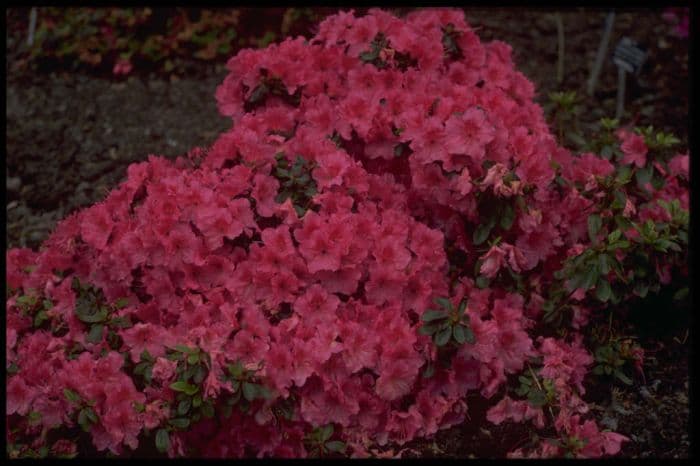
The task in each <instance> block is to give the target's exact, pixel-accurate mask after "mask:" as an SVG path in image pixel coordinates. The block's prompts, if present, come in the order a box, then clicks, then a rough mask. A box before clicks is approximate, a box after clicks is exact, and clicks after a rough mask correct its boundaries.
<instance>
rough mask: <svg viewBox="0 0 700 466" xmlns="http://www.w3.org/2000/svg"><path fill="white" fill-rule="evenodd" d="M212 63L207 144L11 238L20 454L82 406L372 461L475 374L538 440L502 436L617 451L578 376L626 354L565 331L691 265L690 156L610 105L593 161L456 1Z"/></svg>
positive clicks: (59, 446)
mask: <svg viewBox="0 0 700 466" xmlns="http://www.w3.org/2000/svg"><path fill="white" fill-rule="evenodd" d="M228 66H229V69H230V70H231V73H230V74H229V76H227V77H226V79H225V81H224V82H223V84H222V85H221V86H220V87H219V88H218V89H217V92H216V97H217V99H218V102H219V107H220V109H221V111H222V113H224V114H225V115H228V116H230V117H231V118H232V119H233V122H234V125H233V127H232V129H231V130H229V131H228V132H226V133H224V134H222V135H221V136H220V137H219V138H218V140H217V141H216V142H215V143H214V145H213V146H212V147H211V148H208V149H206V150H202V149H194V150H193V151H191V153H190V154H189V156H188V157H187V158H181V159H178V160H177V161H176V162H174V163H172V162H168V161H166V160H165V159H162V158H159V157H155V156H152V157H150V158H149V160H148V162H143V163H140V164H135V165H132V166H131V167H130V168H129V171H128V178H127V180H126V181H125V182H124V183H122V185H120V186H119V187H118V188H117V189H115V190H114V191H113V192H112V193H111V194H110V195H109V196H108V197H107V199H106V200H105V201H104V202H102V203H99V204H97V205H95V206H93V207H91V208H89V209H86V210H83V211H81V212H79V213H76V214H73V215H72V216H70V217H68V218H67V219H65V220H64V221H63V222H62V223H61V224H60V225H59V226H58V228H57V229H56V231H55V232H54V233H53V234H52V236H51V237H50V238H49V239H48V240H47V241H46V243H45V244H44V246H43V247H42V249H41V250H40V251H38V252H34V251H30V250H26V249H14V250H10V251H8V253H7V280H8V287H9V288H10V290H9V291H10V292H9V293H8V296H9V298H8V300H7V306H6V307H7V365H8V371H9V372H10V377H9V380H8V386H7V391H8V397H7V400H8V401H7V408H8V410H7V414H8V416H9V425H10V426H11V427H12V428H11V429H10V430H9V431H8V443H10V444H11V445H12V451H14V452H16V455H32V454H37V455H39V456H41V455H40V450H41V449H42V448H43V449H44V450H41V451H43V453H44V454H49V452H53V451H60V452H68V454H72V453H71V452H74V450H75V449H74V448H73V447H71V446H70V445H71V444H70V440H69V439H68V437H67V436H66V435H67V434H65V432H66V430H68V431H70V429H73V428H74V426H76V425H78V426H79V427H81V428H82V429H83V430H85V431H87V432H89V434H90V436H91V439H92V443H93V444H94V446H95V447H96V448H97V449H98V450H100V451H103V450H109V451H111V452H112V453H114V454H122V453H123V452H124V447H125V446H126V447H129V448H131V449H135V448H137V447H138V445H139V444H140V443H141V442H142V441H144V439H150V440H149V441H150V442H152V443H151V444H155V446H156V447H157V448H158V449H159V450H160V451H163V452H167V453H168V454H169V455H170V456H178V455H185V456H192V455H198V456H214V457H220V456H236V457H240V456H249V455H257V456H282V457H296V456H307V455H317V456H324V455H335V454H345V455H351V456H357V457H362V456H368V455H370V454H371V453H372V452H374V451H376V446H387V447H388V446H390V445H403V444H405V443H406V442H408V441H410V440H412V439H414V438H417V437H425V436H431V435H433V434H434V433H435V432H437V431H438V430H439V429H443V428H446V427H449V426H452V425H455V424H458V423H460V422H463V421H464V420H465V419H466V418H467V416H468V411H469V406H468V405H467V403H466V395H467V394H469V393H471V392H478V393H480V394H481V396H482V397H483V399H484V400H492V401H490V402H489V403H491V404H492V407H491V409H490V410H489V411H488V415H487V418H488V420H489V421H491V422H493V423H497V424H498V423H502V422H512V421H515V422H527V423H528V424H531V425H532V428H533V429H537V430H540V431H542V432H543V435H546V436H550V438H548V439H545V440H541V441H538V442H535V443H534V444H532V445H530V446H526V447H523V448H520V449H518V450H516V451H514V452H511V454H512V455H513V456H544V457H547V456H562V455H570V456H577V457H599V456H603V455H612V454H615V453H617V452H618V451H619V450H620V445H621V443H622V442H623V441H624V440H626V438H625V437H623V436H621V435H619V434H616V433H613V432H608V431H601V430H599V428H598V427H597V425H596V423H595V421H594V420H592V419H590V418H588V417H587V411H588V409H587V405H586V403H585V401H584V400H583V399H582V397H583V396H584V395H585V387H584V384H583V382H584V376H585V375H586V374H587V372H588V371H589V369H592V366H593V365H594V362H597V363H598V366H597V367H603V369H600V370H598V369H596V371H602V372H604V373H608V372H607V371H606V369H604V367H607V366H605V364H607V363H608V362H610V363H611V364H613V366H614V365H615V361H614V359H610V358H608V357H607V355H606V354H604V353H605V352H604V351H602V350H601V351H599V353H600V354H597V355H596V357H595V358H594V356H593V355H592V354H590V353H589V351H588V350H587V349H586V348H585V346H584V344H583V339H582V335H581V334H580V332H579V330H580V329H582V328H583V327H584V326H585V325H586V323H587V322H588V320H589V318H590V315H591V313H593V312H597V311H600V310H601V309H603V308H604V307H605V306H607V305H608V304H609V303H613V304H619V303H622V302H624V301H629V300H631V299H635V296H639V297H644V296H645V295H646V293H648V292H649V291H650V290H651V291H652V292H653V291H655V290H656V289H657V287H658V286H660V285H659V284H670V283H671V281H672V280H671V277H673V276H674V275H677V276H679V277H683V276H684V274H685V275H687V266H686V265H685V254H686V251H687V222H688V218H687V215H688V193H687V186H688V185H687V183H688V155H673V154H671V153H670V152H669V150H668V147H669V146H670V145H672V144H671V143H670V142H669V141H668V140H667V139H664V138H659V137H658V135H656V134H655V133H654V132H653V129H648V130H645V131H641V132H640V134H635V133H634V132H631V131H629V130H627V129H621V130H618V131H617V132H614V130H615V127H614V125H612V126H611V127H610V129H609V133H610V134H607V136H606V137H608V136H610V135H612V136H611V137H612V140H610V138H608V139H607V140H606V141H607V142H608V146H607V147H609V149H608V150H606V151H605V152H606V153H602V151H601V155H600V156H598V155H595V154H593V153H584V154H581V155H577V154H572V153H571V152H569V151H568V150H566V149H564V148H562V147H559V146H558V145H557V144H556V142H555V139H554V137H553V136H552V135H551V134H550V132H549V129H548V126H547V123H546V122H545V120H544V117H543V113H542V110H541V108H540V107H539V106H538V105H536V104H535V103H533V101H532V99H533V96H534V88H533V86H532V84H531V83H530V82H529V81H528V80H527V79H526V78H525V77H524V76H523V75H522V74H521V73H519V72H517V71H515V70H514V68H513V64H512V62H511V59H510V48H509V47H508V46H507V45H506V44H504V43H501V42H498V41H495V42H491V43H488V44H482V43H481V42H480V41H479V39H478V37H477V36H476V34H475V33H474V31H473V30H472V29H471V28H470V27H469V26H468V25H467V24H466V23H465V21H464V17H463V13H462V12H460V11H457V10H420V11H417V12H413V13H410V14H409V15H408V16H407V17H406V18H405V19H399V18H396V17H393V16H391V15H389V14H388V13H385V12H383V11H380V10H371V11H370V14H368V15H367V16H364V17H361V18H356V17H355V16H354V15H353V14H352V13H341V14H338V15H336V16H333V17H330V18H328V19H327V20H325V21H324V22H323V23H321V25H320V26H319V30H318V34H317V35H316V36H315V37H314V38H312V39H311V40H310V41H307V40H304V39H302V38H299V39H287V40H285V41H284V42H282V43H281V44H278V45H272V46H270V47H268V48H267V49H264V50H244V51H242V52H241V53H239V54H238V55H236V56H235V57H233V58H232V59H231V60H230V61H229V64H228ZM662 140H663V141H662ZM613 162H614V163H613ZM632 180H634V181H632ZM552 328H554V329H556V328H559V329H562V328H564V329H568V330H569V332H568V333H569V336H568V337H556V338H555V337H554V336H552V331H551V330H552ZM628 352H629V351H628ZM630 358H633V359H634V360H635V361H637V362H638V363H639V364H641V358H642V354H641V353H640V352H636V353H634V355H631V356H630ZM610 373H612V369H611V371H610ZM621 373H622V372H621ZM623 377H625V378H627V376H626V375H624V374H623ZM48 432H55V433H56V434H53V435H52V436H49V437H50V438H51V439H52V441H53V442H54V443H53V444H52V446H51V447H49V446H48V443H47V442H48V440H47V438H49V437H47V433H48ZM61 435H64V436H61ZM552 435H553V436H554V438H551V436H552ZM54 437H56V438H55V440H54ZM52 454H53V453H52Z"/></svg>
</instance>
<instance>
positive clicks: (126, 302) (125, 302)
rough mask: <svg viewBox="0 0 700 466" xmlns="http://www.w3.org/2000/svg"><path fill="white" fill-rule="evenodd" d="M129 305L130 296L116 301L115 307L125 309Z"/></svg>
mask: <svg viewBox="0 0 700 466" xmlns="http://www.w3.org/2000/svg"><path fill="white" fill-rule="evenodd" d="M128 305H129V299H128V298H119V299H117V300H116V301H115V302H114V307H115V308H117V309H124V308H125V307H126V306H128Z"/></svg>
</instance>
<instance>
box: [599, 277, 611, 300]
mask: <svg viewBox="0 0 700 466" xmlns="http://www.w3.org/2000/svg"><path fill="white" fill-rule="evenodd" d="M611 292H612V290H611V288H610V283H609V282H608V281H607V280H605V279H602V278H601V279H599V280H598V284H597V286H596V289H595V295H596V298H598V300H600V301H602V302H607V301H608V299H610V293H611Z"/></svg>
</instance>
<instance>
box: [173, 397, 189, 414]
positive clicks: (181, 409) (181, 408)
mask: <svg viewBox="0 0 700 466" xmlns="http://www.w3.org/2000/svg"><path fill="white" fill-rule="evenodd" d="M191 405H192V399H191V398H185V399H184V400H182V401H181V402H180V403H179V404H178V405H177V414H178V415H179V416H184V415H185V414H187V411H189V410H190V406H191Z"/></svg>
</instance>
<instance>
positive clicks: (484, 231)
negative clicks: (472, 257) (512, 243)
mask: <svg viewBox="0 0 700 466" xmlns="http://www.w3.org/2000/svg"><path fill="white" fill-rule="evenodd" d="M492 228H493V224H492V223H491V222H489V223H481V224H480V225H479V226H478V227H476V229H475V230H474V234H473V235H472V242H473V243H474V245H475V246H478V245H480V244H481V243H483V242H484V241H486V239H487V238H488V237H489V234H491V229H492Z"/></svg>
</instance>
